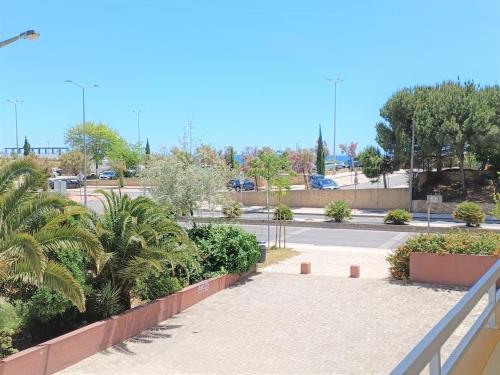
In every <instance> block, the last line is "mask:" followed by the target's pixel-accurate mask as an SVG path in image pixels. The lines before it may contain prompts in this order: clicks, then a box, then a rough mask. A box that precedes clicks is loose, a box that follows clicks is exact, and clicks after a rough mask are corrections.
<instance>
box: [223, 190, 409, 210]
mask: <svg viewBox="0 0 500 375" xmlns="http://www.w3.org/2000/svg"><path fill="white" fill-rule="evenodd" d="M231 195H232V196H231V198H232V199H234V200H235V201H240V199H241V196H240V193H231ZM242 195H243V204H244V205H245V206H265V204H266V192H265V191H248V192H244V193H243V194H242ZM269 199H270V201H271V205H272V206H274V205H276V204H277V203H278V197H277V194H276V192H271V193H270V194H269ZM336 200H345V201H347V203H348V204H349V206H351V207H352V208H367V209H380V210H391V209H394V208H406V207H407V206H408V189H406V188H399V189H356V190H354V189H345V190H344V189H339V190H291V191H289V192H288V194H287V195H286V196H285V197H284V198H283V199H282V202H283V203H284V204H286V205H288V206H290V207H316V208H323V207H325V206H326V205H327V204H328V203H330V202H331V201H336Z"/></svg>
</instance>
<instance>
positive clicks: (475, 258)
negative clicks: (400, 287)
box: [410, 253, 500, 287]
mask: <svg viewBox="0 0 500 375" xmlns="http://www.w3.org/2000/svg"><path fill="white" fill-rule="evenodd" d="M498 259H499V257H495V256H488V255H467V254H443V255H438V254H429V253H411V254H410V280H411V281H412V282H416V283H429V284H440V285H449V286H463V287H471V286H472V285H474V284H475V283H476V281H478V280H479V279H480V278H481V276H483V274H484V273H485V272H486V271H487V270H488V269H489V268H490V267H491V266H493V264H494V263H495V262H496V261H497V260H498ZM497 285H498V286H500V282H499V283H498V284H497Z"/></svg>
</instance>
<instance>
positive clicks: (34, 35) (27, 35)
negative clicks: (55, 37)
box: [0, 30, 40, 48]
mask: <svg viewBox="0 0 500 375" xmlns="http://www.w3.org/2000/svg"><path fill="white" fill-rule="evenodd" d="M39 37H40V34H39V33H37V32H36V31H34V30H27V31H25V32H23V33H21V34H19V35H16V36H14V37H12V38H9V39H6V40H4V41H2V42H0V48H2V47H5V46H7V45H9V44H11V43H14V42H16V41H18V40H19V39H30V40H36V39H38V38H39Z"/></svg>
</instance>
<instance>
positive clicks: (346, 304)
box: [60, 262, 484, 375]
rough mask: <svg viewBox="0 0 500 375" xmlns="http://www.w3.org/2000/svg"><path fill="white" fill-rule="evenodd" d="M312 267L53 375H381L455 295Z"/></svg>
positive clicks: (230, 295)
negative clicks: (320, 272) (308, 272)
mask: <svg viewBox="0 0 500 375" xmlns="http://www.w3.org/2000/svg"><path fill="white" fill-rule="evenodd" d="M284 263H286V262H284ZM314 267H315V266H314V265H313V274H311V275H299V274H297V273H296V272H295V273H282V272H279V273H278V272H264V273H261V274H258V275H255V276H252V277H251V278H250V279H249V280H248V281H247V282H246V283H244V284H242V285H238V286H235V287H232V288H229V289H226V290H224V291H221V292H220V293H218V294H216V295H214V296H212V297H209V298H208V299H206V300H204V301H202V302H200V303H199V304H197V305H195V306H193V307H191V308H189V309H188V310H186V311H184V312H183V313H181V314H179V315H177V316H176V317H174V318H171V319H169V320H167V321H165V322H164V323H163V324H161V325H160V326H158V327H155V328H154V329H152V330H150V331H146V332H144V333H143V334H141V335H140V336H138V337H136V338H134V339H132V340H129V341H127V342H124V343H122V344H120V345H118V346H116V347H114V348H112V349H109V350H106V351H104V352H101V353H98V354H96V355H94V356H92V357H90V358H88V359H86V360H84V361H82V362H80V363H78V364H76V365H75V366H73V367H70V368H68V369H66V370H64V371H62V372H61V373H60V374H64V375H83V374H96V375H97V374H99V375H108V374H110V375H111V374H113V375H115V374H120V375H130V374H148V375H149V374H165V375H166V374H300V375H303V374H333V375H348V374H349V375H350V374H353V375H360V374H363V375H369V374H387V373H388V372H389V371H390V369H391V368H393V367H394V366H395V365H396V364H397V363H398V361H399V360H400V359H402V357H403V356H404V355H405V354H406V353H407V352H408V351H409V350H410V349H411V348H412V347H413V346H414V345H415V344H416V343H417V342H418V340H420V339H421V338H422V337H423V335H425V333H427V331H428V330H429V329H430V328H431V327H432V326H433V325H434V324H435V323H436V322H437V321H438V320H439V319H440V318H441V317H442V316H443V315H444V314H445V313H446V312H447V311H448V310H449V309H450V308H451V307H452V306H453V305H454V304H455V303H456V302H457V301H458V300H459V299H460V297H461V296H462V295H463V294H464V291H461V290H451V289H440V288H435V287H429V286H421V285H404V284H402V283H397V282H389V281H388V280H384V279H363V278H360V279H349V278H347V277H335V276H331V275H316V274H314V270H315V268H314ZM277 271H282V270H277ZM483 302H484V301H483ZM483 305H484V304H483ZM472 316H477V312H476V311H474V312H473V314H472ZM470 318H471V317H469V318H468V319H467V321H466V324H465V326H468V325H470ZM463 333H464V329H463V328H459V329H458V330H457V332H456V333H455V336H453V337H452V339H450V344H456V343H457V340H458V337H460V336H461V335H463ZM449 352H450V347H449V345H447V346H446V347H444V348H443V353H444V355H445V356H446V355H447V354H448V353H449Z"/></svg>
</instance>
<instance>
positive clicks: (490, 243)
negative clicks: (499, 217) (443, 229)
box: [387, 231, 500, 279]
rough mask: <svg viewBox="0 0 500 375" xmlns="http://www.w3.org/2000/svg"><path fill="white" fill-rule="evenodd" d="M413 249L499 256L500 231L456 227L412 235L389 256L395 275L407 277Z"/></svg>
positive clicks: (390, 268)
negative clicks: (462, 229) (432, 232)
mask: <svg viewBox="0 0 500 375" xmlns="http://www.w3.org/2000/svg"><path fill="white" fill-rule="evenodd" d="M412 252H421V253H433V254H476V255H495V256H499V255H500V234H498V233H492V232H478V233H470V232H464V231H454V232H450V233H446V234H421V235H417V236H414V237H411V238H409V239H408V240H407V241H406V243H405V244H403V245H401V246H399V247H398V248H397V249H395V250H394V251H393V252H392V253H391V254H389V256H388V257H387V261H388V262H389V272H390V273H391V275H392V277H394V278H396V279H408V277H409V276H410V269H409V266H410V254H411V253H412Z"/></svg>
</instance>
